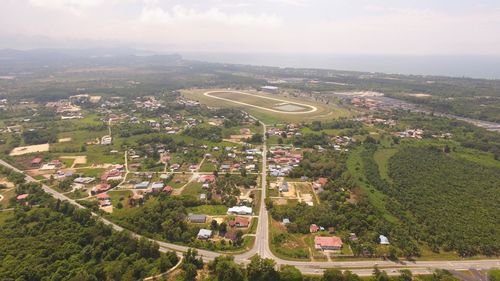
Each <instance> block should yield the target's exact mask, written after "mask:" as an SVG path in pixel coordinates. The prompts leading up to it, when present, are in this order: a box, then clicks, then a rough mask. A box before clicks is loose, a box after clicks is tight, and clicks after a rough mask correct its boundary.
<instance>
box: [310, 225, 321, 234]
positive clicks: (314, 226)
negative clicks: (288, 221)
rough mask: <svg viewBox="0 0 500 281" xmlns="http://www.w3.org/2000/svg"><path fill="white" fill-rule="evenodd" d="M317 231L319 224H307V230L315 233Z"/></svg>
mask: <svg viewBox="0 0 500 281" xmlns="http://www.w3.org/2000/svg"><path fill="white" fill-rule="evenodd" d="M318 231H319V226H317V225H316V224H311V226H309V232H311V233H316V232H318Z"/></svg>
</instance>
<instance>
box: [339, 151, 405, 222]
mask: <svg viewBox="0 0 500 281" xmlns="http://www.w3.org/2000/svg"><path fill="white" fill-rule="evenodd" d="M362 151H363V147H359V148H357V149H354V150H352V151H351V154H350V155H349V159H348V160H347V168H348V169H349V171H350V172H351V173H352V174H353V175H364V169H363V162H362V159H361V156H360V153H361V152H362ZM387 159H388V158H387ZM386 173H387V170H386ZM355 181H356V182H357V184H358V185H359V186H360V187H361V190H362V191H363V193H364V194H365V195H366V197H367V198H368V200H369V201H370V203H371V204H372V205H373V206H374V207H376V208H377V209H378V210H379V211H380V212H382V214H383V216H384V218H385V219H386V220H388V221H390V222H397V221H398V219H397V218H396V217H395V216H393V215H392V214H390V213H389V212H388V211H387V209H386V208H385V197H386V195H385V194H383V193H382V192H381V191H378V190H376V189H375V188H373V187H372V186H370V185H369V184H367V183H366V179H365V178H364V177H361V176H360V177H357V178H355Z"/></svg>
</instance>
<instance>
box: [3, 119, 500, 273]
mask: <svg viewBox="0 0 500 281" xmlns="http://www.w3.org/2000/svg"><path fill="white" fill-rule="evenodd" d="M254 119H255V118H254ZM260 123H261V124H262V127H263V130H264V134H263V135H264V136H263V144H262V171H261V192H262V193H261V198H260V208H259V219H258V225H257V231H256V239H255V243H254V245H253V247H252V248H251V249H250V250H249V251H247V252H244V253H241V254H235V255H233V256H234V259H235V261H236V262H238V263H242V264H247V263H248V262H249V259H250V258H251V257H252V256H254V255H256V254H258V255H260V256H261V257H263V258H270V259H273V260H274V261H276V263H277V265H278V266H281V265H293V266H296V267H297V268H298V269H299V270H300V271H301V272H302V273H304V274H321V273H322V272H323V270H324V269H325V268H340V269H349V270H350V271H352V272H353V273H356V274H358V275H360V276H368V275H371V274H372V272H373V267H374V266H378V267H379V268H380V269H382V270H385V271H386V272H387V273H388V274H389V275H396V274H399V272H398V270H401V269H409V270H411V271H412V272H413V274H429V273H432V271H433V270H435V269H447V270H456V271H461V270H469V269H477V270H487V269H491V268H498V267H500V259H489V260H459V261H416V262H407V263H404V264H403V263H396V262H392V261H387V260H362V261H340V262H339V261H334V262H313V261H290V260H284V259H281V258H278V257H276V256H275V255H274V254H273V253H272V252H271V249H270V248H269V231H268V225H269V214H268V211H267V209H266V205H265V199H266V192H267V139H266V136H265V132H266V125H265V124H264V123H262V122H260ZM0 165H3V166H5V167H8V168H10V169H12V170H14V171H16V172H19V173H23V174H25V173H24V172H23V171H21V170H19V169H17V168H16V167H14V166H12V165H10V164H9V163H7V162H5V161H4V160H2V159H0ZM25 175H26V174H25ZM26 180H27V181H28V182H38V181H37V180H35V179H34V178H33V177H31V176H29V175H26ZM42 188H43V190H44V191H45V192H47V193H49V194H50V195H52V196H53V197H54V198H56V199H60V200H62V201H64V200H66V201H68V202H70V203H71V204H73V205H75V206H76V207H78V208H85V207H84V206H82V205H80V204H78V202H76V201H75V200H73V199H71V198H68V197H66V196H65V195H64V194H61V193H59V192H57V191H55V190H53V189H51V188H50V187H48V186H47V185H45V184H42ZM92 215H93V216H95V217H96V218H97V219H99V220H101V221H102V222H103V223H104V224H106V225H109V226H111V227H112V228H113V229H114V230H116V231H124V230H125V229H124V228H123V227H121V226H119V225H117V224H115V223H113V222H111V221H109V220H107V219H105V218H103V217H101V216H100V215H99V214H97V213H94V212H92ZM131 234H132V235H133V236H134V237H137V238H140V237H142V236H141V235H140V234H137V233H134V232H131ZM148 239H149V240H151V241H154V242H156V243H158V244H159V245H160V250H161V251H163V252H166V251H170V250H173V251H176V252H177V254H178V255H182V253H183V252H186V251H187V250H188V248H189V247H186V246H182V245H177V244H172V243H167V242H162V241H157V240H153V239H150V238H148ZM198 253H199V255H200V256H202V257H203V259H204V260H205V261H207V260H213V259H214V258H216V257H217V256H220V255H224V253H218V252H212V251H208V250H201V249H199V250H198Z"/></svg>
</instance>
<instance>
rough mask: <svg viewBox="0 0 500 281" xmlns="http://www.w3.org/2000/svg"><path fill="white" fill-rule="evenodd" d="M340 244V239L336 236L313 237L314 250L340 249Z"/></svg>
mask: <svg viewBox="0 0 500 281" xmlns="http://www.w3.org/2000/svg"><path fill="white" fill-rule="evenodd" d="M342 244H343V243H342V239H340V237H337V236H331V237H324V236H316V237H314V247H315V248H316V250H340V249H341V248H342Z"/></svg>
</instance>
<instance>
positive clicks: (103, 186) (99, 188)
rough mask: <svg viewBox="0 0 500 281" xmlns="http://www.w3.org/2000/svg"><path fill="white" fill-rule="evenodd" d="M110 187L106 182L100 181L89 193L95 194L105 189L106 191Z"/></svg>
mask: <svg viewBox="0 0 500 281" xmlns="http://www.w3.org/2000/svg"><path fill="white" fill-rule="evenodd" d="M110 188H111V185H109V184H107V183H100V184H98V185H96V186H94V187H93V188H92V191H91V194H92V195H96V194H99V193H102V192H105V191H108V190H109V189H110Z"/></svg>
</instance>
